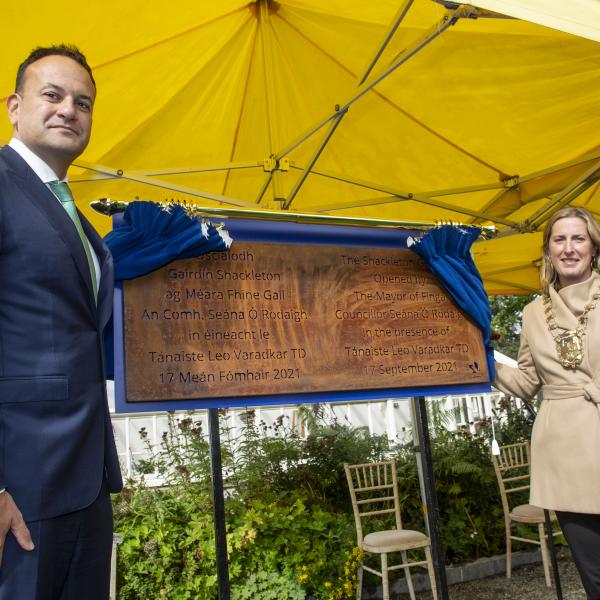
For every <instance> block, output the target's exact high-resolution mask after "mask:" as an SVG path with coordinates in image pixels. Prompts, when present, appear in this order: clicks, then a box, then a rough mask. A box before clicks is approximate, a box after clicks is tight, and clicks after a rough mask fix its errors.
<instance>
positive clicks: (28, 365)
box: [0, 146, 122, 521]
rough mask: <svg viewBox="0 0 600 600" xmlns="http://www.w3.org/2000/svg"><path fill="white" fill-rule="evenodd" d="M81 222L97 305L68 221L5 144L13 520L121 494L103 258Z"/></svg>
mask: <svg viewBox="0 0 600 600" xmlns="http://www.w3.org/2000/svg"><path fill="white" fill-rule="evenodd" d="M81 221H82V225H83V228H84V231H85V233H86V235H87V238H88V240H90V243H91V244H92V246H93V248H94V250H95V252H96V254H97V256H98V259H99V261H100V267H101V279H100V289H99V293H98V302H97V305H96V303H95V302H94V298H93V293H92V283H91V277H90V273H89V267H88V263H87V259H86V256H85V252H84V249H83V247H82V244H81V240H80V239H79V236H78V234H77V231H76V229H75V226H74V225H73V222H72V221H71V219H70V218H69V216H68V214H67V213H66V211H65V210H64V209H63V208H62V206H61V205H60V203H59V202H57V200H56V198H55V197H54V195H53V194H52V192H50V190H49V189H48V188H47V186H46V185H45V184H44V183H43V182H42V181H41V180H40V179H39V177H38V176H37V175H36V174H35V173H34V172H33V171H32V170H31V168H30V167H29V166H28V165H27V163H26V162H25V161H24V160H23V159H22V158H21V157H20V156H19V155H18V154H17V153H16V152H15V151H14V150H13V149H12V148H10V147H8V146H6V147H4V148H3V149H2V150H0V487H3V486H5V487H6V488H7V489H8V490H9V491H10V493H11V494H12V496H13V498H14V500H15V502H16V504H17V506H18V507H19V509H20V510H21V512H22V513H23V516H24V518H25V520H27V521H30V520H38V519H45V518H50V517H54V516H58V515H62V514H65V513H68V512H71V511H74V510H78V509H81V508H84V507H86V506H88V505H89V504H90V503H91V502H93V501H94V500H95V498H96V497H97V495H98V492H99V491H100V486H101V484H102V480H103V478H105V479H106V481H107V485H108V489H109V490H110V491H112V492H117V491H119V490H120V489H121V487H122V481H121V475H120V470H119V464H118V460H117V453H116V449H115V442H114V436H113V431H112V426H111V422H110V416H109V413H108V404H107V399H106V386H105V365H104V347H103V331H104V328H105V327H106V325H107V323H108V321H109V319H110V317H111V313H112V301H113V284H114V274H113V264H112V258H111V255H110V252H109V251H108V249H107V248H106V246H105V245H104V243H103V242H102V239H101V238H100V237H99V236H98V234H97V233H96V231H95V230H94V229H93V227H92V226H91V225H90V224H89V222H88V221H87V220H86V219H85V218H84V217H83V216H81Z"/></svg>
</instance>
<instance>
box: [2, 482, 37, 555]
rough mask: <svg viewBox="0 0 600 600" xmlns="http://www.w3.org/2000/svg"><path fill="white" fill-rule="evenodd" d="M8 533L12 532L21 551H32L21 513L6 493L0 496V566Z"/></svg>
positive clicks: (29, 536)
mask: <svg viewBox="0 0 600 600" xmlns="http://www.w3.org/2000/svg"><path fill="white" fill-rule="evenodd" d="M9 531H12V533H13V535H14V536H15V538H16V539H17V542H18V544H19V546H21V548H23V550H30V551H31V550H33V548H34V546H33V541H32V540H31V535H30V533H29V529H27V525H25V521H23V515H21V511H20V510H19V509H18V508H17V505H16V504H15V502H14V500H13V499H12V496H11V495H10V494H9V493H8V492H2V493H1V494H0V565H1V564H2V555H3V554H4V543H5V542H6V536H7V535H8V532H9Z"/></svg>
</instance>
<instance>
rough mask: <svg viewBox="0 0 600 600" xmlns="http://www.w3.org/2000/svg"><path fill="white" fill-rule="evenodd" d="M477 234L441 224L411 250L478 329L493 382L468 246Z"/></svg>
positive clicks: (482, 301) (486, 315) (487, 329)
mask: <svg viewBox="0 0 600 600" xmlns="http://www.w3.org/2000/svg"><path fill="white" fill-rule="evenodd" d="M480 233H481V229H479V228H478V227H467V226H453V225H442V226H441V227H436V228H435V229H430V230H429V231H427V232H426V233H425V234H424V235H423V236H422V237H421V238H419V239H418V240H416V241H415V243H414V244H413V245H412V246H411V249H412V250H414V251H415V252H416V253H417V254H418V255H419V256H420V257H421V258H422V259H423V260H424V261H425V263H426V264H427V266H428V267H429V270H430V271H431V272H432V273H433V274H434V275H435V276H436V277H437V278H438V279H439V281H440V283H441V284H442V285H443V286H444V288H445V289H446V291H447V292H448V293H449V294H450V295H451V296H452V298H453V299H454V301H455V302H456V304H458V306H459V307H460V308H461V309H462V310H463V311H464V312H465V313H466V314H467V315H468V316H469V317H471V319H472V320H473V321H474V322H475V324H476V325H477V326H478V327H479V328H480V329H481V331H482V333H483V342H484V344H485V349H486V358H487V364H488V370H489V374H490V381H493V380H494V349H493V348H492V345H491V341H490V338H491V331H492V329H491V320H492V314H491V311H490V305H489V302H488V297H487V294H486V292H485V290H484V289H483V281H482V279H481V275H480V274H479V271H478V270H477V267H476V266H475V263H474V262H473V258H472V256H471V245H472V244H473V242H474V241H475V240H476V239H477V238H478V237H479V234H480Z"/></svg>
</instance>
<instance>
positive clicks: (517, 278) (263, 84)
mask: <svg viewBox="0 0 600 600" xmlns="http://www.w3.org/2000/svg"><path fill="white" fill-rule="evenodd" d="M477 4H479V5H483V4H485V8H487V9H489V10H494V11H495V12H499V13H505V14H514V15H517V16H522V15H521V14H517V13H516V12H515V11H516V10H517V9H519V10H522V9H523V7H524V6H525V8H527V9H528V10H531V9H533V8H537V12H536V14H537V20H538V21H539V22H545V21H544V20H545V19H546V20H547V17H548V15H549V14H550V13H552V15H551V16H552V18H553V19H555V18H556V17H557V15H558V17H559V18H562V19H563V21H562V22H563V24H564V25H565V26H564V27H562V29H563V30H565V31H571V29H572V27H571V25H572V23H573V22H578V23H579V24H581V23H583V24H584V25H586V31H585V32H584V35H586V34H587V32H588V31H590V30H599V29H600V26H599V24H600V15H598V8H597V3H596V2H594V0H587V1H586V0H576V1H575V2H573V3H555V2H543V3H538V2H537V0H536V1H535V2H533V3H532V2H524V1H518V0H507V1H504V0H481V2H477ZM561 4H562V6H563V8H564V7H571V10H569V11H568V12H567V13H566V14H565V11H564V10H562V17H560V14H559V13H560V10H559V9H560V8H561ZM402 6H403V2H402V1H401V0H381V1H379V2H376V3H371V4H370V5H369V4H367V3H365V2H363V1H360V0H343V1H342V0H328V2H326V3H323V2H317V1H316V0H282V1H281V2H275V1H273V0H258V1H256V2H247V1H246V2H239V1H233V0H219V1H216V0H204V1H203V2H191V1H189V0H182V2H180V3H179V4H178V7H177V10H171V11H168V10H167V9H166V7H164V8H162V9H154V10H151V9H150V8H149V7H148V4H147V3H143V4H142V3H141V2H140V1H139V0H133V1H132V2H129V3H126V4H125V5H124V4H122V3H119V4H117V2H116V0H107V2H104V3H102V4H101V5H100V4H98V3H88V5H85V6H81V7H78V10H77V11H73V10H71V6H70V5H69V4H68V3H67V2H66V0H56V2H55V3H53V5H52V7H46V8H44V7H43V6H41V5H37V4H36V5H35V6H33V5H32V6H30V7H27V6H19V8H18V11H19V12H18V13H17V12H16V11H17V9H16V8H11V7H8V6H7V7H5V10H4V17H5V18H4V19H3V21H2V24H0V31H1V32H2V34H3V39H4V40H5V44H4V46H5V50H4V55H3V56H4V60H3V63H2V66H1V67H0V97H3V98H6V97H7V96H8V95H9V94H10V93H11V92H12V90H13V85H14V73H15V70H16V66H17V65H18V63H19V61H20V60H22V59H23V57H24V56H25V55H26V54H27V52H28V51H29V50H30V49H31V48H32V47H34V46H36V45H40V44H42V45H45V44H49V43H55V42H56V41H59V40H67V41H69V42H72V43H75V44H78V45H79V46H81V48H82V49H83V50H84V51H85V53H86V54H87V56H88V59H89V61H90V63H91V65H92V67H93V68H94V74H95V77H96V81H97V83H98V99H97V103H96V108H95V115H94V119H95V125H94V133H93V136H92V141H91V143H90V146H89V147H88V149H87V150H86V152H85V154H84V155H83V156H82V157H81V158H80V159H78V161H77V165H78V167H79V168H73V169H72V172H71V173H70V177H71V181H72V182H73V188H74V190H75V193H76V196H77V199H78V203H79V204H80V206H81V207H82V208H83V210H84V211H85V212H86V213H87V214H88V216H90V217H91V218H92V220H93V221H94V223H95V225H96V226H97V227H98V229H99V230H100V231H101V232H103V233H104V232H106V231H107V230H108V229H109V227H110V224H109V220H108V219H107V218H106V217H103V216H100V215H97V214H95V213H93V212H92V211H91V210H90V209H89V208H88V203H89V201H91V200H93V199H96V198H99V197H104V196H110V197H112V198H114V199H118V200H129V199H133V198H136V197H139V198H143V199H150V200H168V199H171V198H177V199H180V200H188V201H189V202H196V203H198V204H203V205H206V206H220V205H221V204H222V205H223V206H241V207H251V208H258V209H268V210H277V209H281V208H282V207H283V206H286V205H289V209H290V210H292V211H294V210H296V211H303V212H313V213H322V214H327V215H336V214H339V215H346V216H363V217H370V218H382V219H390V220H407V221H429V222H433V221H439V220H444V219H445V220H453V221H457V220H460V221H463V222H475V223H487V224H493V223H495V224H496V225H498V227H500V228H505V230H504V231H503V234H507V233H510V234H512V235H503V237H500V238H499V239H497V240H492V241H486V242H481V243H478V244H476V245H475V256H476V260H477V263H478V265H479V266H480V268H481V270H482V272H483V273H484V276H485V278H486V284H487V287H488V290H489V291H492V292H493V291H509V290H512V291H517V292H523V291H526V290H530V289H535V288H537V285H538V283H537V275H536V267H535V261H536V260H537V259H539V253H540V250H539V239H538V238H539V234H522V233H519V231H521V230H526V229H527V223H528V219H530V218H531V217H532V216H533V217H535V216H536V215H537V214H538V213H539V215H538V217H539V222H540V223H541V224H543V223H542V221H543V219H544V213H543V209H544V208H546V207H547V206H548V205H549V203H550V202H553V201H556V199H557V198H559V199H560V198H563V197H564V200H563V201H568V202H574V203H576V204H582V205H586V206H588V207H589V208H590V209H591V210H593V211H594V212H595V213H596V214H600V192H599V183H598V181H599V180H598V178H597V174H595V172H594V170H593V169H592V168H591V167H593V166H594V164H595V163H594V160H596V161H597V160H598V159H599V156H598V155H599V154H600V153H599V150H598V138H597V134H596V132H597V131H599V130H600V111H599V110H598V100H597V99H598V97H599V96H600V94H599V92H600V68H599V67H600V45H598V44H597V43H596V42H594V41H591V40H590V39H584V38H581V37H576V36H575V35H571V34H569V33H564V32H562V31H557V30H555V29H551V28H549V27H548V26H540V25H536V24H533V23H529V22H525V21H521V20H517V19H512V18H477V19H471V18H459V19H458V20H457V21H456V23H455V24H453V25H452V26H449V25H450V23H453V21H452V20H450V21H444V17H445V16H449V17H450V19H452V17H455V16H457V15H462V16H465V15H468V14H469V13H473V12H474V11H476V10H477V9H474V8H472V7H467V8H458V9H457V11H458V12H456V11H450V12H448V11H447V9H446V8H445V7H444V6H442V5H441V4H440V3H437V2H433V1H432V0H415V1H414V2H413V3H412V5H411V6H410V9H409V10H408V12H407V14H406V16H405V18H404V19H403V20H402V22H401V23H400V25H399V27H398V29H397V30H396V31H395V33H394V35H393V37H392V38H391V40H390V41H389V43H388V44H387V45H386V46H385V47H383V48H381V45H382V44H383V40H384V39H385V35H386V32H388V30H389V29H390V28H391V27H392V24H393V19H394V18H395V16H397V15H398V14H399V10H400V9H401V7H402ZM515 7H517V8H515ZM519 7H520V8H519ZM557 7H558V8H557ZM511 11H512V12H511ZM586 11H587V12H586ZM523 14H524V13H523ZM582 15H584V18H583V19H582ZM585 15H588V16H587V17H585ZM533 20H536V19H533ZM545 24H546V25H548V22H545ZM555 24H556V23H555ZM555 24H552V25H551V26H552V27H554V26H555ZM440 26H441V27H442V28H444V27H446V26H449V28H448V29H447V30H444V31H443V32H441V33H440V34H439V35H435V33H437V29H438V28H439V27H440ZM559 29H560V27H559ZM432 32H433V33H434V35H433V36H432V39H431V41H430V42H429V43H427V44H426V45H424V46H423V48H421V49H420V50H418V51H417V52H414V53H413V50H415V48H416V45H417V44H420V43H421V41H422V40H423V39H424V36H427V35H431V34H432ZM588 37H591V38H593V35H590V36H588ZM380 48H381V49H382V52H381V56H380V58H379V60H378V61H377V63H376V64H375V65H374V66H373V69H372V70H371V71H370V72H369V75H368V78H367V83H366V84H363V86H362V87H359V86H360V77H361V74H363V73H365V71H366V70H367V69H368V66H369V63H370V61H371V60H372V58H373V57H374V56H375V55H376V53H377V51H378V49H380ZM408 56H410V58H408V59H407V60H406V61H405V62H403V60H404V58H406V57H408ZM400 62H401V63H402V64H400V66H398V67H397V68H396V69H395V70H393V72H391V73H390V74H388V75H387V76H386V77H385V78H384V79H382V80H381V81H379V82H378V83H377V84H376V85H375V86H374V87H372V88H369V89H368V91H366V92H365V93H364V95H362V96H361V97H360V98H359V99H357V100H356V101H354V95H355V94H356V93H357V90H359V91H360V90H365V89H366V87H367V86H368V85H369V82H371V81H375V80H376V78H377V74H378V73H382V72H383V71H385V70H386V69H388V68H389V67H390V65H396V64H399V63H400ZM347 102H350V103H351V106H350V108H349V110H348V111H347V112H343V111H342V113H336V111H335V106H336V104H338V105H340V106H341V107H344V105H345V103H347ZM341 115H343V116H341ZM334 126H335V130H334V131H333V133H331V131H332V129H333V127H334ZM329 134H330V135H329ZM10 135H11V131H10V127H9V124H8V121H7V120H3V121H0V142H6V141H8V139H9V138H10ZM316 156H318V159H317V160H316V161H314V159H315V157H316ZM278 158H280V159H281V158H285V160H279V161H278V160H277V159H278ZM313 161H314V164H313ZM309 166H311V167H312V170H311V172H310V174H308V175H307V176H306V179H305V180H304V179H303V180H302V181H303V183H302V185H301V186H300V187H299V188H298V186H297V184H298V183H299V182H300V181H301V180H300V178H301V176H302V174H303V170H304V169H306V168H307V167H309ZM118 172H122V174H121V175H118ZM584 176H585V177H584ZM153 184H154V185H153ZM296 191H297V194H296ZM294 194H295V195H294ZM409 194H412V197H411V198H409V197H408V195H409ZM292 196H294V197H293V198H292ZM259 199H260V202H259V204H258V205H257V201H258V200H259ZM557 204H558V203H557ZM536 222H537V221H536ZM507 227H508V228H507ZM536 236H537V237H536Z"/></svg>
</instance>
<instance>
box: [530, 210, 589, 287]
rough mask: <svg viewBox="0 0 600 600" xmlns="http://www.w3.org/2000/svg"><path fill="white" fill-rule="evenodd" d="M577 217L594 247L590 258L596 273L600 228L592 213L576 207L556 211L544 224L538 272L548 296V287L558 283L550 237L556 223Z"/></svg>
mask: <svg viewBox="0 0 600 600" xmlns="http://www.w3.org/2000/svg"><path fill="white" fill-rule="evenodd" d="M571 217H577V218H578V219H582V220H583V221H585V224H586V226H587V230H588V233H589V235H590V238H591V240H592V242H593V244H594V246H595V247H596V254H595V255H594V256H593V257H592V264H591V267H592V270H593V271H596V272H598V271H599V269H598V249H599V248H600V227H599V226H598V223H597V222H596V219H595V218H594V215H592V213H591V212H590V211H589V210H587V209H585V208H580V207H578V206H568V207H566V208H561V209H560V210H557V211H556V212H555V213H554V214H553V215H552V216H551V217H550V219H549V220H548V222H547V223H546V227H545V228H544V243H543V246H542V269H541V271H540V280H541V283H542V292H543V293H544V294H546V295H548V294H549V290H550V286H556V283H557V282H558V274H557V273H556V269H555V268H554V265H553V264H552V261H551V260H550V235H551V234H552V228H553V227H554V224H555V223H556V221H559V220H560V219H567V218H571Z"/></svg>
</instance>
